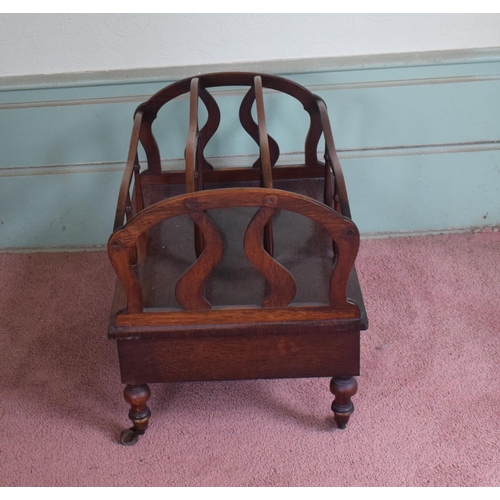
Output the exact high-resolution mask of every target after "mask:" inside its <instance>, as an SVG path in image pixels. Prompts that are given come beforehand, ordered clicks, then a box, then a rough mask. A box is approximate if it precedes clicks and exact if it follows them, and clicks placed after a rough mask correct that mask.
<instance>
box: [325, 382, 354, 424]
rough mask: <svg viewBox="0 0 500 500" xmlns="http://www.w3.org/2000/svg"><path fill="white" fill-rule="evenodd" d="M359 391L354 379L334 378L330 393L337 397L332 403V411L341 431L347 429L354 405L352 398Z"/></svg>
mask: <svg viewBox="0 0 500 500" xmlns="http://www.w3.org/2000/svg"><path fill="white" fill-rule="evenodd" d="M357 390H358V383H357V382H356V379H355V378H354V377H337V378H332V380H331V382H330V391H331V393H332V394H333V395H334V396H335V400H334V401H333V403H332V411H333V413H334V414H335V422H336V423H337V426H338V428H339V429H345V427H346V425H347V422H348V421H349V417H350V416H351V413H352V412H353V411H354V405H353V404H352V401H351V398H352V396H354V394H356V392H357Z"/></svg>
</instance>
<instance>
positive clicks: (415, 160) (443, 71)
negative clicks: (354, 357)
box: [0, 50, 500, 248]
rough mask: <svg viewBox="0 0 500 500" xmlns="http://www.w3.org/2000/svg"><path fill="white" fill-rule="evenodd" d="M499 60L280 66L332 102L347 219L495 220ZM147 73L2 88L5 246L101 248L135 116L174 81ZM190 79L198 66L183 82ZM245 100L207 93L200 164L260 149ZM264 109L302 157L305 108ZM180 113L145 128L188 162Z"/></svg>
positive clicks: (175, 110) (423, 224) (284, 101)
mask: <svg viewBox="0 0 500 500" xmlns="http://www.w3.org/2000/svg"><path fill="white" fill-rule="evenodd" d="M497 52H498V54H496V53H495V54H496V55H495V54H493V55H491V54H490V53H488V54H489V56H488V57H490V59H485V58H484V57H483V56H484V54H483V55H482V52H481V51H478V52H477V56H474V54H473V53H472V52H471V51H469V52H468V54H469V55H468V57H469V58H468V59H467V58H464V59H460V58H457V57H455V58H454V59H453V58H452V62H450V60H445V59H443V60H442V61H439V60H438V58H434V62H433V63H432V64H430V63H429V64H417V63H416V62H415V61H416V58H415V57H412V58H409V59H408V62H409V63H408V65H407V66H405V65H404V64H403V62H404V61H403V62H401V63H398V64H393V65H392V66H391V65H388V66H387V67H386V66H384V65H383V64H379V65H371V66H370V64H367V66H366V67H361V66H359V67H354V66H352V67H346V68H337V69H335V68H330V69H328V70H318V71H314V70H313V69H311V68H314V65H315V62H314V61H311V63H310V65H309V67H306V66H303V67H299V66H297V65H295V67H296V70H294V71H287V72H286V73H288V77H289V78H291V79H293V80H295V81H297V82H299V83H302V84H304V85H306V86H308V87H309V88H310V89H311V90H312V91H313V92H314V93H316V94H318V95H320V96H321V97H322V98H323V99H324V100H325V102H326V103H327V105H328V108H329V113H330V118H331V121H332V129H333V133H334V138H335V142H336V145H337V147H338V148H339V149H340V150H341V151H343V152H341V154H340V157H341V161H342V165H343V167H344V171H345V175H346V180H347V184H348V191H349V195H350V200H351V205H352V211H353V215H354V219H355V221H356V222H357V224H358V225H359V227H360V229H361V231H362V232H363V233H364V234H367V233H377V234H388V233H405V232H426V231H436V230H437V231H439V230H446V229H451V230H453V229H454V228H455V229H457V230H458V229H461V228H467V227H481V226H491V225H500V196H499V195H500V193H499V189H500V173H499V169H500V167H499V165H500V98H499V96H500V50H499V51H497ZM453 61H454V62H453ZM254 66H255V64H253V66H252V67H251V68H250V69H251V70H252V71H254V70H255V67H254ZM269 67H270V66H269V64H268V68H269ZM277 67H279V64H277ZM188 69H189V68H188ZM226 69H230V68H226ZM238 69H239V70H240V69H241V70H244V69H245V68H241V67H240V68H238ZM186 71H188V70H186ZM267 71H268V72H272V71H269V69H268V70H267ZM150 73H151V75H152V76H151V77H149V76H148V70H145V71H144V72H140V73H138V72H136V73H134V76H133V78H132V79H131V81H130V82H128V80H127V78H125V77H123V75H122V77H121V79H119V80H116V81H112V80H110V79H109V78H108V79H106V78H105V77H103V78H102V82H101V83H102V84H99V81H92V82H90V83H89V80H85V75H81V81H79V80H78V79H77V78H76V77H74V78H73V77H72V78H69V77H68V78H67V79H68V82H69V83H68V84H67V85H66V84H61V82H62V81H64V78H62V77H61V78H62V80H61V82H59V83H58V82H57V81H56V80H57V78H56V79H55V80H54V82H53V83H51V82H50V79H46V80H47V81H45V83H44V84H43V85H42V84H34V85H33V86H32V87H31V88H30V86H29V82H28V84H27V83H26V82H27V80H26V78H24V79H23V82H24V83H23V85H24V87H23V86H20V87H19V88H16V86H15V85H10V86H9V87H4V88H2V87H0V149H1V153H2V154H1V155H0V247H2V248H13V247H14V248H24V247H27V248H31V247H64V246H85V245H101V244H104V243H105V242H106V240H107V238H108V236H109V234H110V231H111V226H112V222H113V213H114V209H115V203H116V197H117V192H118V187H119V183H120V179H121V170H122V169H123V164H124V162H125V159H126V157H127V152H128V145H129V139H130V134H131V130H132V123H133V112H134V110H135V108H136V107H137V106H138V105H139V104H140V103H141V102H142V101H144V100H145V99H146V98H147V97H148V96H150V95H152V94H153V93H154V92H156V91H157V90H159V89H160V88H162V87H163V86H165V85H167V84H168V83H170V81H168V78H166V79H165V80H161V78H159V76H158V73H157V72H156V70H154V69H152V70H151V71H150ZM166 73H169V71H167V72H166ZM170 73H171V71H170ZM170 73H169V74H170ZM197 73H198V71H197V68H196V67H193V68H192V71H191V73H190V74H197ZM70 76H71V75H70ZM36 80H37V78H35V77H34V80H33V81H34V82H35V81H36ZM132 80H133V81H132ZM243 95H244V92H243V91H232V92H219V93H217V94H216V97H217V101H218V103H219V106H220V109H221V113H222V121H221V125H220V129H219V130H218V131H217V133H216V135H215V136H214V138H213V139H212V141H211V142H210V143H209V145H208V146H207V150H206V153H207V155H208V156H216V157H225V156H233V155H239V156H241V160H242V162H243V163H245V162H251V161H252V160H251V158H248V157H247V156H248V155H255V154H256V153H257V151H258V148H257V145H256V144H255V143H254V141H253V140H252V139H251V138H249V137H248V135H247V134H246V133H245V132H244V131H243V129H242V127H241V125H240V124H239V121H238V114H237V110H238V107H239V104H240V102H241V99H242V97H243ZM265 104H266V116H267V119H268V131H269V133H270V134H271V135H272V136H273V137H274V138H275V139H276V140H277V141H278V143H279V144H280V148H281V151H282V152H283V153H295V152H297V151H302V150H303V143H304V137H305V134H306V131H307V127H308V122H307V113H306V112H305V111H304V110H303V109H302V108H301V106H300V104H298V103H297V102H295V101H294V100H293V99H291V98H289V97H286V96H285V97H282V96H279V95H277V94H276V93H272V92H271V93H266V94H265ZM188 105H189V102H188V99H186V98H184V99H180V100H179V101H178V102H175V103H171V104H169V105H167V106H166V107H165V109H164V110H162V111H161V112H160V114H159V116H158V120H157V122H156V123H155V126H154V131H155V134H156V136H157V140H158V143H159V145H160V148H161V154H162V158H163V159H167V158H173V159H178V160H179V162H180V161H181V160H180V159H181V158H182V157H183V153H184V145H185V140H186V136H187V127H188ZM201 110H202V111H201V117H202V118H201V123H203V116H204V111H203V106H201ZM420 153H421V154H420ZM240 163H241V162H240ZM35 173H37V174H40V175H33V174H35Z"/></svg>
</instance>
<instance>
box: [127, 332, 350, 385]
mask: <svg viewBox="0 0 500 500" xmlns="http://www.w3.org/2000/svg"><path fill="white" fill-rule="evenodd" d="M118 350H119V355H120V366H121V376H122V382H124V383H126V384H143V383H155V382H176V381H190V380H193V381H194V380H226V379H227V380H242V379H256V378H299V377H300V378H301V377H334V376H337V375H342V376H347V375H349V376H355V375H358V374H359V332H330V333H319V334H318V333H315V332H305V333H302V334H295V335H265V336H256V335H245V336H243V337H216V336H215V337H206V338H193V339H161V340H158V339H142V340H119V341H118Z"/></svg>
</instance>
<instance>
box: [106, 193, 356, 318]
mask: <svg viewBox="0 0 500 500" xmlns="http://www.w3.org/2000/svg"><path fill="white" fill-rule="evenodd" d="M236 207H262V208H261V211H259V212H257V214H256V216H255V217H254V219H253V220H252V221H251V223H250V225H249V227H248V229H247V232H246V235H245V244H244V247H245V252H246V253H247V255H248V257H249V260H250V261H251V262H252V264H254V266H255V267H256V268H257V269H259V271H260V272H261V273H262V274H263V275H264V277H265V278H266V280H267V281H268V282H269V285H270V288H271V292H270V294H269V296H268V297H267V298H266V299H265V300H264V302H263V304H262V306H263V307H267V306H273V307H285V306H287V305H288V304H289V303H290V301H291V300H292V299H293V296H294V295H295V282H294V280H293V277H291V275H290V273H289V272H288V271H286V270H285V269H284V268H283V267H282V266H281V265H280V264H279V263H278V262H276V261H275V260H274V259H272V257H270V256H269V254H268V253H267V252H266V251H265V250H264V248H263V246H262V244H261V243H260V241H261V238H262V235H261V234H259V233H260V231H261V229H262V228H263V227H264V225H265V224H266V222H267V221H268V219H269V217H270V216H271V215H272V212H273V211H274V210H279V209H281V210H289V211H291V212H295V213H298V214H300V215H303V216H305V217H308V218H309V219H312V220H313V221H315V222H317V223H318V224H320V225H321V226H323V227H324V228H325V229H326V231H327V233H328V235H329V236H330V238H331V239H332V240H333V241H334V243H335V248H336V249H337V256H336V262H335V266H334V267H333V271H332V275H331V278H330V306H331V307H332V308H339V307H340V308H342V307H344V308H345V307H346V306H347V297H346V285H347V280H348V277H349V273H350V271H351V269H352V266H353V264H354V260H355V258H356V255H357V251H358V247H359V233H358V230H357V228H356V226H355V224H354V223H353V222H352V221H351V220H349V219H347V218H345V217H343V216H341V215H339V214H338V213H337V212H335V211H334V210H333V209H332V208H330V207H327V206H326V205H324V204H323V203H321V202H318V201H316V200H313V199H311V198H308V197H306V196H303V195H299V194H296V193H289V192H286V191H282V190H278V189H268V188H226V189H217V190H209V191H201V192H193V193H188V194H185V195H180V196H176V197H174V198H170V199H167V200H164V201H161V202H158V203H156V204H154V205H151V206H150V207H148V208H146V209H144V210H142V211H141V212H140V213H139V214H137V215H136V216H135V217H134V218H132V219H131V220H130V221H129V222H128V223H127V224H126V225H125V226H124V227H123V228H121V229H119V230H117V231H115V232H114V233H113V235H112V236H111V238H110V240H109V243H108V250H109V257H110V260H111V263H112V265H113V267H114V269H115V271H116V273H117V275H118V278H119V279H120V281H121V283H122V285H123V287H124V289H125V292H126V295H127V312H129V313H140V312H143V302H142V290H141V286H140V283H139V281H138V279H137V276H136V274H135V272H134V269H133V254H134V249H135V247H136V245H137V242H138V241H139V239H140V237H141V236H142V235H143V234H144V233H145V232H146V231H148V229H150V228H151V227H152V226H154V225H156V224H158V223H159V222H161V221H163V220H167V219H170V218H171V217H176V216H179V215H183V214H188V215H189V216H190V217H192V218H193V219H194V220H195V222H196V223H197V224H198V226H199V227H200V229H201V231H202V233H203V237H204V239H205V242H206V245H205V248H204V250H203V253H202V254H201V255H200V257H199V258H198V259H197V260H196V261H195V263H194V264H193V265H192V266H191V267H190V268H189V269H188V270H187V271H186V273H185V274H184V275H183V276H182V277H181V279H180V280H179V283H178V284H177V286H176V296H177V299H178V300H179V299H180V300H179V302H180V305H181V306H182V307H183V308H185V309H207V308H209V307H210V305H209V304H208V302H207V301H206V299H205V298H204V297H203V295H202V287H203V283H204V281H205V279H206V278H207V276H208V275H209V274H210V272H211V270H212V269H213V268H214V266H215V265H216V264H217V262H218V261H219V259H220V256H221V254H222V248H221V247H222V244H221V238H220V235H219V233H218V231H217V229H216V228H215V226H214V225H213V223H212V222H211V221H210V219H209V217H208V216H207V215H206V214H204V211H206V210H215V209H231V208H236Z"/></svg>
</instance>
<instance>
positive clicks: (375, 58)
mask: <svg viewBox="0 0 500 500" xmlns="http://www.w3.org/2000/svg"><path fill="white" fill-rule="evenodd" d="M483 62H500V47H488V48H476V49H454V50H436V51H426V52H403V53H390V54H371V55H356V56H338V57H316V58H301V59H279V60H270V61H252V62H235V63H215V64H199V65H187V66H170V67H163V68H160V67H158V68H134V69H129V70H109V71H88V72H75V73H56V74H46V75H21V76H2V77H0V91H6V90H24V89H26V90H28V89H32V90H34V89H46V88H59V87H81V86H94V85H120V84H131V83H144V82H150V83H153V82H164V81H176V80H180V79H182V78H187V77H189V76H193V75H196V74H203V73H212V72H219V71H250V72H263V73H271V74H283V75H286V74H293V73H320V72H331V71H349V70H360V69H388V68H401V67H415V66H433V65H447V64H474V63H483Z"/></svg>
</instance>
